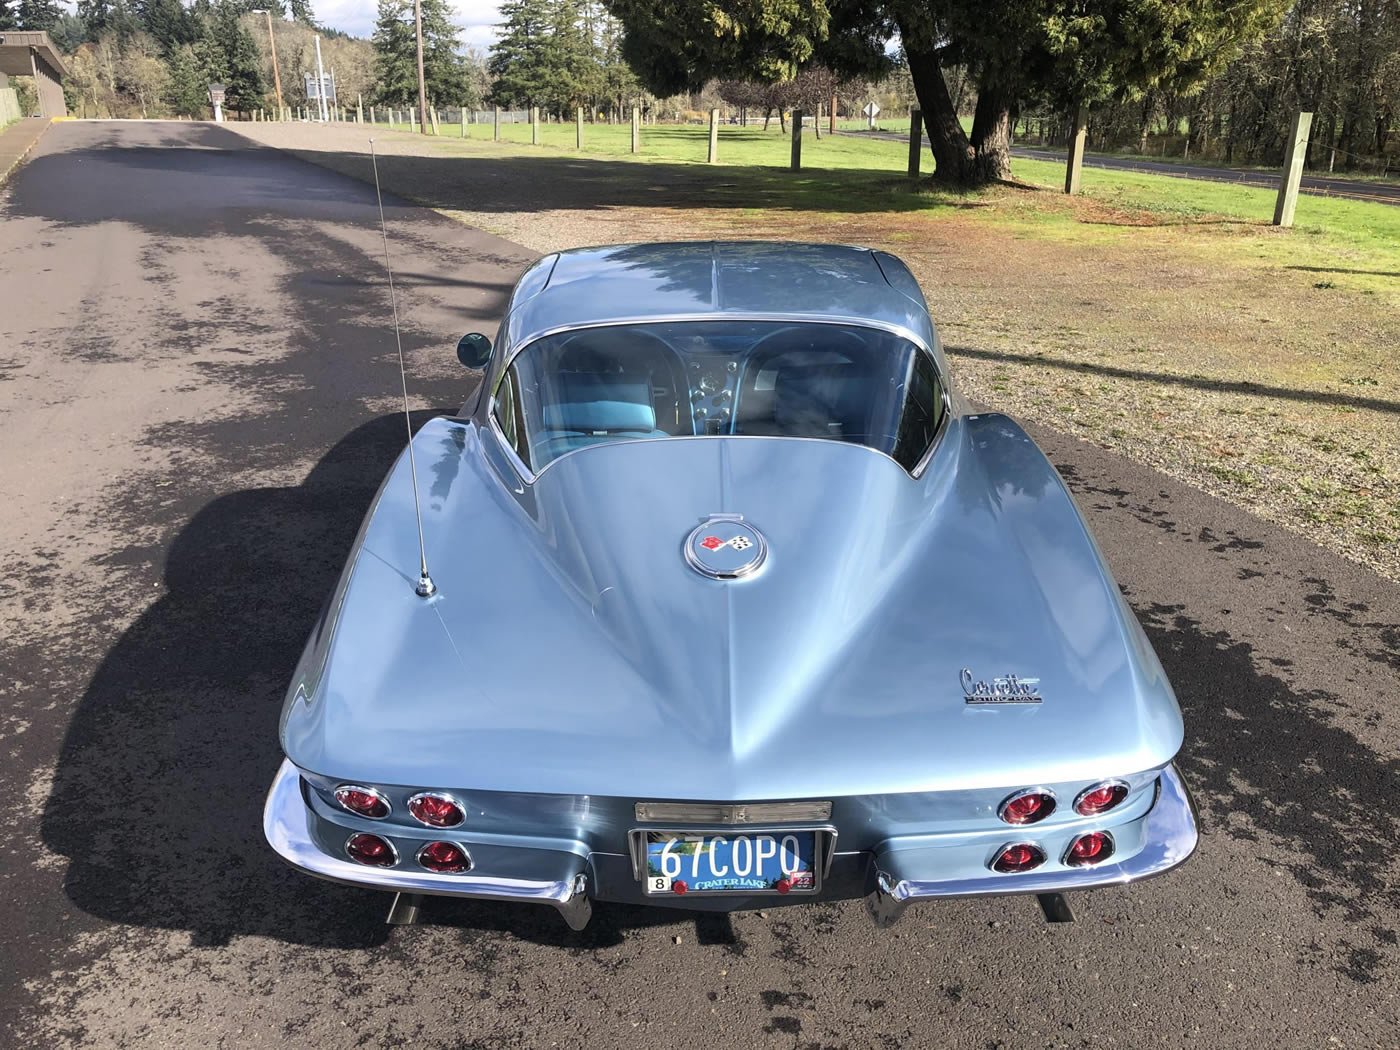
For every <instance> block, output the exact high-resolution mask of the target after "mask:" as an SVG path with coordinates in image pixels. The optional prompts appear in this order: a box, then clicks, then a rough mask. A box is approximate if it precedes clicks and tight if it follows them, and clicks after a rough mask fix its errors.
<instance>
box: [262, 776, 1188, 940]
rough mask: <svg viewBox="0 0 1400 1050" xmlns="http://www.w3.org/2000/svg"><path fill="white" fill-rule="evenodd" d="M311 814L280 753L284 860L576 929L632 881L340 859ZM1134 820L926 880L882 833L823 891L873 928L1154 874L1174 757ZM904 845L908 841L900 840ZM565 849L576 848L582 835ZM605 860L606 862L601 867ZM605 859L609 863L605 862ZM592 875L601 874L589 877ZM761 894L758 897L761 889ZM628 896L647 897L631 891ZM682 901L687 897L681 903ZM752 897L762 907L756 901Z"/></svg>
mask: <svg viewBox="0 0 1400 1050" xmlns="http://www.w3.org/2000/svg"><path fill="white" fill-rule="evenodd" d="M315 819H316V818H315V816H314V815H313V813H312V811H311V809H310V807H309V805H308V800H307V798H306V796H305V795H304V793H303V787H302V778H301V774H300V773H299V772H298V770H297V768H296V766H294V765H292V763H291V762H290V761H287V760H284V761H283V763H282V765H281V767H280V768H279V769H278V771H277V776H276V778H275V779H274V780H273V783H272V789H271V790H270V791H269V792H268V796H267V805H266V807H265V808H264V811H263V833H264V834H265V835H266V837H267V840H268V842H269V843H270V844H271V846H272V848H273V849H274V850H276V851H277V853H278V854H279V855H281V856H282V857H283V858H284V859H285V860H286V861H288V862H289V863H290V864H292V865H293V866H294V867H297V868H299V869H301V870H302V871H305V872H308V873H309V874H312V875H316V876H319V877H320V878H323V879H329V880H331V881H333V882H342V883H346V884H349V885H355V886H368V887H373V888H376V889H384V890H394V891H397V892H400V893H405V894H436V895H443V896H453V897H469V898H477V899H483V900H498V901H509V902H517V903H527V904H528V903H533V904H548V905H551V906H552V907H554V908H555V909H557V910H558V911H559V913H560V915H562V916H563V918H564V921H565V922H566V923H568V925H569V926H570V927H572V928H573V929H576V930H581V929H583V927H584V926H586V925H587V924H588V921H589V918H590V917H591V915H592V899H591V896H590V893H593V894H598V895H600V896H601V897H603V898H604V899H607V900H615V899H616V900H630V899H631V898H630V897H629V896H625V895H623V894H621V893H619V890H618V887H619V886H623V885H624V884H625V887H626V889H627V890H628V891H629V892H630V891H632V890H633V889H634V885H635V883H636V880H635V872H634V871H633V870H632V865H631V863H630V862H629V860H628V858H626V857H625V856H620V855H619V856H613V855H611V854H607V855H603V854H597V853H593V854H587V853H571V852H566V851H564V850H563V849H549V850H528V849H527V850H522V851H520V852H522V853H524V854H529V855H530V856H529V858H528V859H524V860H522V861H521V862H520V863H518V864H515V865H512V866H509V867H507V868H506V869H505V870H507V871H510V870H512V868H513V869H514V871H517V872H525V873H528V874H530V875H532V876H542V877H533V878H518V877H503V876H500V875H495V876H482V875H473V874H465V875H447V874H437V873H434V872H430V871H425V870H410V869H407V868H370V867H365V866H364V865H360V864H356V863H354V862H353V861H351V860H349V859H348V858H340V857H337V856H335V855H333V854H332V853H328V852H327V851H326V849H324V848H322V846H321V845H319V844H318V843H317V841H316V835H315V833H314V829H313V827H312V821H313V820H315ZM1134 823H1135V824H1139V823H1140V826H1139V828H1138V830H1137V832H1136V833H1137V834H1138V835H1140V841H1141V846H1140V848H1138V849H1136V850H1134V852H1132V853H1131V854H1129V855H1128V856H1126V857H1124V859H1123V860H1121V861H1116V862H1109V863H1105V864H1101V865H1098V866H1095V867H1092V868H1069V867H1065V866H1063V865H1062V864H1052V865H1051V866H1049V867H1047V868H1046V870H1043V871H1032V872H1022V873H1018V874H1014V875H998V874H993V873H991V872H987V873H986V874H985V875H979V876H977V877H973V878H967V877H962V878H948V879H928V878H927V876H926V873H928V872H930V871H934V872H936V871H938V870H940V868H942V869H944V870H946V863H944V862H943V861H942V858H941V857H939V856H938V854H939V853H940V852H941V851H940V850H939V849H937V848H933V849H930V848H927V847H926V846H916V847H914V848H901V842H900V840H888V841H886V842H885V843H881V844H880V845H879V846H878V847H876V848H875V849H874V850H872V851H870V852H852V853H845V854H837V855H836V857H835V861H836V867H837V869H839V872H840V873H842V875H841V877H840V878H833V879H832V880H831V882H830V883H829V884H828V885H827V888H826V890H825V891H824V893H823V897H824V898H828V899H843V898H844V899H849V898H851V897H857V896H859V895H860V894H861V893H862V892H864V894H865V904H866V908H867V910H868V912H869V914H870V917H871V919H872V920H873V921H874V922H875V924H876V925H877V926H882V927H883V926H889V925H891V924H892V923H894V922H895V921H897V920H898V919H899V917H900V915H902V914H903V912H904V909H905V908H907V907H908V906H909V905H910V904H912V903H914V902H915V901H919V900H925V899H929V898H934V897H976V896H1005V895H1010V894H1014V893H1063V892H1067V891H1072V890H1081V889H1093V888H1096V887H1104V886H1115V885H1119V884H1122V883H1128V882H1133V881H1136V880H1138V879H1144V878H1149V877H1151V876H1153V875H1160V874H1162V873H1163V872H1166V871H1169V870H1171V869H1172V868H1174V867H1176V866H1177V865H1179V864H1181V863H1182V862H1183V861H1185V860H1186V859H1187V858H1188V857H1189V856H1190V855H1191V853H1192V852H1193V851H1194V850H1195V848H1196V842H1197V838H1198V832H1197V827H1196V815H1195V807H1194V806H1193V804H1192V802H1191V798H1190V795H1189V794H1188V792H1187V790H1186V785H1185V784H1184V783H1183V782H1182V780H1181V775H1180V774H1179V773H1178V772H1177V771H1176V768H1175V767H1174V766H1170V765H1169V766H1167V767H1165V768H1164V769H1163V770H1162V771H1161V773H1160V775H1159V777H1158V781H1157V792H1156V797H1155V798H1154V800H1153V804H1152V807H1151V808H1150V809H1149V810H1148V811H1147V812H1146V813H1145V814H1144V815H1143V816H1142V817H1141V818H1138V820H1137V821H1135V822H1134ZM905 845H906V846H908V842H907V840H906V842H905ZM574 848H576V849H586V847H585V846H584V845H583V844H582V843H579V844H577V846H576V847H574ZM510 852H511V853H514V852H516V851H515V850H511V851H510ZM605 862H613V863H612V864H611V867H610V866H609V864H607V863H605ZM595 865H597V867H596V868H595ZM862 865H863V866H864V867H863V868H862ZM614 868H615V869H616V870H615V871H614V870H612V869H614ZM498 870H499V869H498ZM862 871H864V883H863V889H862ZM918 876H923V877H918ZM609 877H611V878H612V883H614V884H615V885H612V888H611V890H609V886H608V885H605V884H608V883H609ZM600 878H601V882H599V881H598V879H600ZM636 892H637V893H640V891H636ZM763 900H764V901H767V900H768V898H763ZM726 901H734V906H739V907H742V906H745V905H744V904H743V902H741V901H739V900H738V899H736V898H727V899H726ZM636 903H652V902H649V901H645V900H638V901H636ZM677 903H678V902H677ZM780 903H784V904H796V903H799V901H797V900H788V901H782V900H773V901H772V905H778V904H780ZM697 904H699V902H697ZM705 904H706V905H707V906H711V905H712V906H714V907H716V908H718V907H719V906H720V902H715V901H706V902H705ZM685 906H688V902H687V905H685ZM753 906H754V907H762V906H763V904H761V903H758V904H754V905H753ZM727 907H728V905H726V908H727Z"/></svg>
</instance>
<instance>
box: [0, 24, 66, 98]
mask: <svg viewBox="0 0 1400 1050" xmlns="http://www.w3.org/2000/svg"><path fill="white" fill-rule="evenodd" d="M67 72H68V69H67V67H66V66H64V64H63V59H62V58H60V57H59V54H58V49H57V48H55V47H54V46H53V42H52V41H50V40H49V35H48V34H47V33H31V32H26V31H24V30H19V29H7V30H5V31H4V32H0V81H3V80H4V79H5V77H6V76H12V77H33V78H34V89H35V91H37V92H38V95H39V116H41V117H62V116H66V115H67V114H68V106H67V104H66V103H65V102H64V101H63V83H62V78H63V74H65V73H67ZM5 86H8V85H5V84H3V83H0V87H5ZM21 115H22V116H26V117H28V116H32V114H29V113H24V114H21Z"/></svg>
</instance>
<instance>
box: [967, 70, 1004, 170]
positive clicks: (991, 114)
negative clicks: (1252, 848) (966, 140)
mask: <svg viewBox="0 0 1400 1050" xmlns="http://www.w3.org/2000/svg"><path fill="white" fill-rule="evenodd" d="M1011 102H1012V97H1011V94H1010V93H1009V92H1007V91H1005V90H1003V89H1002V88H1000V87H999V86H995V85H991V86H988V85H982V87H981V88H980V90H978V92H977V108H976V110H974V111H973V115H972V142H971V145H972V150H973V154H974V162H975V163H976V165H977V167H978V169H979V170H980V172H981V177H980V179H979V180H978V181H980V182H991V181H993V180H996V179H1009V178H1010V177H1011Z"/></svg>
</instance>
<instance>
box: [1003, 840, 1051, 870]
mask: <svg viewBox="0 0 1400 1050" xmlns="http://www.w3.org/2000/svg"><path fill="white" fill-rule="evenodd" d="M1044 863H1045V851H1044V850H1043V849H1041V848H1040V847H1039V846H1037V845H1036V844H1035V843H1034V842H1016V843H1013V844H1012V845H1010V846H1004V847H1002V850H1001V852H1000V853H998V854H997V858H996V860H994V861H992V870H993V871H1000V872H1004V873H1007V874H1010V873H1013V872H1017V871H1030V870H1031V869H1032V868H1038V867H1040V866H1041V865H1042V864H1044Z"/></svg>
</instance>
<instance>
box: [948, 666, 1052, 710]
mask: <svg viewBox="0 0 1400 1050" xmlns="http://www.w3.org/2000/svg"><path fill="white" fill-rule="evenodd" d="M958 677H959V678H960V679H962V687H963V696H965V697H966V698H967V702H968V703H969V704H1038V703H1040V702H1041V696H1040V688H1039V686H1040V679H1039V678H1018V677H1017V676H1016V675H1014V674H1009V675H1007V676H1005V677H1004V678H993V679H992V680H991V681H990V682H988V681H985V680H984V681H977V680H975V679H974V678H973V677H972V672H971V671H970V670H968V669H967V668H966V667H964V668H963V669H962V670H961V671H959V672H958Z"/></svg>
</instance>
